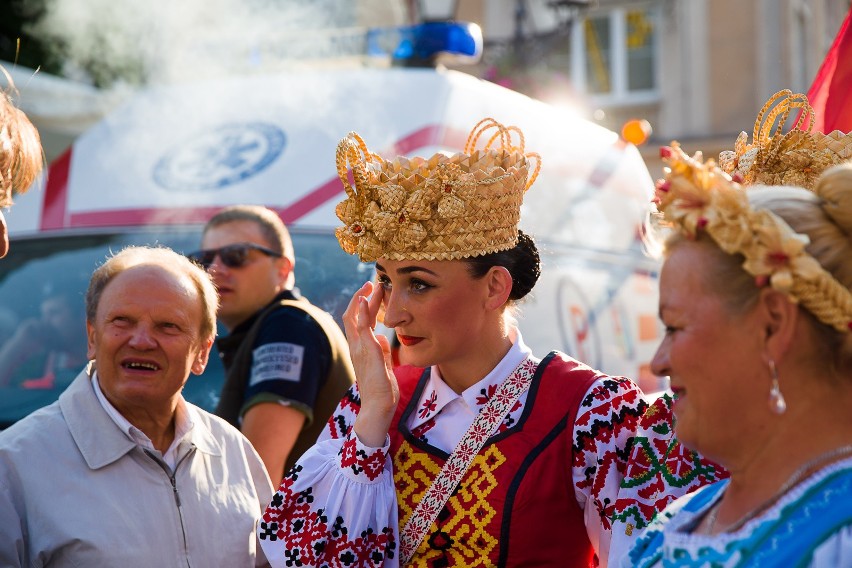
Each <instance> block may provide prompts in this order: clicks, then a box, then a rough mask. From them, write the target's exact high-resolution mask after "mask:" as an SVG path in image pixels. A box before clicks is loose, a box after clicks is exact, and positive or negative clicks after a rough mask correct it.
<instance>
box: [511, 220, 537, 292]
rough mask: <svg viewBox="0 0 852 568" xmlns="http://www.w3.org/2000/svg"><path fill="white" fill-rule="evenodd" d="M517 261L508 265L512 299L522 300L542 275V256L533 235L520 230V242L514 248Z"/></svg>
mask: <svg viewBox="0 0 852 568" xmlns="http://www.w3.org/2000/svg"><path fill="white" fill-rule="evenodd" d="M512 252H513V253H515V254H513V255H512V256H513V257H514V258H515V262H514V263H513V264H512V266H509V267H507V268H508V269H509V272H510V273H511V274H512V293H511V294H510V295H509V299H510V300H520V299H521V298H523V297H524V296H526V295H527V294H529V293H530V291H531V290H532V289H533V286H535V284H536V282H538V277H539V276H541V258H540V257H539V254H538V247H536V246H535V241H533V239H532V237H530V236H529V235H528V234H526V233H524V232H523V231H520V230H519V231H518V244H516V245H515V248H514V249H512Z"/></svg>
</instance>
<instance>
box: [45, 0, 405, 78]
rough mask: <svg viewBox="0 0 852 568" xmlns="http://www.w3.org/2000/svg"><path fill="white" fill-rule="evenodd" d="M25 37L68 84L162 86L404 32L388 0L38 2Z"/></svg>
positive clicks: (339, 52) (397, 9)
mask: <svg viewBox="0 0 852 568" xmlns="http://www.w3.org/2000/svg"><path fill="white" fill-rule="evenodd" d="M42 2H43V3H44V8H45V10H44V15H43V17H42V18H41V19H39V20H38V21H37V22H36V23H35V24H34V25H33V27H32V28H31V30H30V32H31V33H32V34H33V35H34V36H36V37H38V38H40V39H42V40H43V41H44V42H45V43H48V44H50V45H52V46H55V47H56V50H57V52H58V53H57V54H58V55H59V56H60V57H61V58H62V60H64V62H65V70H64V71H65V74H66V75H67V76H69V77H71V78H75V79H78V80H84V81H87V82H94V83H96V84H99V85H101V86H104V87H105V86H109V85H113V84H120V83H122V82H130V83H139V84H149V85H150V84H164V83H175V82H185V81H194V80H198V79H209V78H215V77H221V76H223V75H235V74H236V75H239V74H246V73H253V72H267V71H272V70H279V69H282V68H286V67H288V66H299V65H304V64H305V63H306V62H307V61H316V60H324V61H328V60H330V59H334V58H340V57H354V56H357V55H359V53H358V52H359V50H362V49H363V44H362V43H361V42H363V31H364V30H365V29H366V27H370V26H380V25H401V24H404V23H406V19H407V15H406V14H405V9H404V4H405V3H404V2H401V1H394V0H361V1H348V0H301V1H300V0H289V1H288V0H277V1H276V0H179V1H174V0H145V1H144V2H138V1H132V0H42Z"/></svg>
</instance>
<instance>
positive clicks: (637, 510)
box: [611, 394, 728, 558]
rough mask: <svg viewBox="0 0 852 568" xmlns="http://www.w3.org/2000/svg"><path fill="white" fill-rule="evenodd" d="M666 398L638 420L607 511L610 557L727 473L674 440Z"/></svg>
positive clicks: (670, 402) (672, 417)
mask: <svg viewBox="0 0 852 568" xmlns="http://www.w3.org/2000/svg"><path fill="white" fill-rule="evenodd" d="M673 421H674V415H673V414H672V398H671V395H669V394H665V395H663V396H661V397H660V398H658V399H656V400H655V401H654V402H653V404H651V405H650V406H649V407H648V408H647V409H646V410H645V412H644V414H643V415H642V418H641V419H640V421H639V425H638V428H637V432H636V436H635V439H634V442H633V444H632V447H631V449H630V457H629V459H628V461H627V470H626V472H625V475H624V480H623V481H622V482H621V488H620V489H619V493H618V499H617V500H616V502H615V506H614V507H613V508H612V525H613V526H612V548H611V551H612V552H611V557H613V558H617V557H621V556H624V555H625V554H626V553H627V552H628V551H629V550H630V548H631V547H632V546H633V543H634V542H635V541H636V539H637V537H638V536H639V534H640V533H641V532H642V531H643V530H644V529H645V528H646V527H647V526H648V524H649V523H650V522H651V521H652V520H653V519H654V516H655V515H657V513H659V512H660V511H662V510H663V509H664V508H665V507H666V506H667V505H668V504H669V503H671V502H672V501H674V500H675V499H677V498H678V497H681V496H683V495H686V494H687V493H690V492H692V491H694V490H695V489H698V488H699V487H702V486H704V485H707V484H709V483H713V482H715V481H719V480H721V479H725V478H727V477H728V472H727V471H726V470H725V469H724V468H723V467H721V466H719V465H717V464H715V463H713V462H711V461H710V460H708V459H707V458H705V457H703V456H701V455H699V454H697V453H696V452H693V451H691V450H689V449H687V448H686V447H685V446H683V445H682V444H681V443H680V442H679V441H678V440H677V438H675V436H674V429H673V424H674V422H673Z"/></svg>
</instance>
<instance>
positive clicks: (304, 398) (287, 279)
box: [190, 205, 354, 483]
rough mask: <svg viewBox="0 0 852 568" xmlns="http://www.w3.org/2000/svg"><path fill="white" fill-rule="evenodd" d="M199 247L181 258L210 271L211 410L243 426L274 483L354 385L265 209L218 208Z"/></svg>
mask: <svg viewBox="0 0 852 568" xmlns="http://www.w3.org/2000/svg"><path fill="white" fill-rule="evenodd" d="M201 246H202V250H201V251H199V252H197V253H193V254H192V255H190V258H192V259H193V260H195V261H196V262H198V263H199V264H201V265H202V266H203V267H204V268H206V269H207V270H208V272H210V274H211V276H212V277H213V281H214V282H215V284H216V287H217V288H218V290H219V298H220V300H219V302H220V303H219V312H218V318H219V321H220V322H221V323H222V324H223V325H224V326H225V328H227V330H228V332H229V334H228V335H227V336H225V337H222V338H220V339H219V340H218V341H217V343H216V345H217V347H218V348H219V353H220V355H221V357H222V361H223V363H224V365H225V370H226V378H225V386H224V387H223V389H222V397H221V400H220V402H219V406H218V407H217V409H216V414H218V415H219V416H221V417H222V418H225V419H226V420H228V421H229V422H231V423H232V424H234V425H235V426H237V427H239V428H240V429H241V430H242V432H243V434H245V436H246V437H247V438H248V439H249V440H250V441H251V442H252V444H253V445H254V447H255V449H256V450H257V452H258V453H259V454H260V457H261V458H262V459H263V462H264V463H265V464H266V468H267V470H268V471H269V475H270V477H271V478H272V480H273V481H274V482H276V483H277V481H278V480H280V479H281V477H282V476H283V474H284V471H285V469H286V468H289V467H290V466H292V465H293V464H294V463H295V462H296V460H297V459H298V458H299V456H301V455H302V453H303V452H304V451H305V450H306V449H307V448H309V447H310V446H311V445H313V443H314V442H315V441H316V439H317V436H318V435H319V433H320V431H321V430H322V427H323V426H324V425H325V423H326V421H327V420H328V418H329V417H330V416H331V413H332V412H333V411H334V408H335V407H336V405H337V403H338V402H339V401H340V399H341V398H343V395H344V394H345V393H346V390H347V389H348V388H349V387H350V386H351V385H352V383H353V382H354V372H353V370H352V363H351V361H350V359H349V348H348V345H347V343H346V339H345V337H344V336H343V332H342V331H341V330H340V327H339V326H338V325H337V323H335V321H334V319H333V318H332V317H331V315H330V314H328V313H326V312H324V311H322V310H320V309H319V308H317V307H316V306H314V305H312V304H311V303H310V302H308V301H307V300H306V299H304V298H302V297H301V296H300V295H299V292H298V290H296V289H294V287H293V286H294V283H295V278H294V274H293V268H294V263H295V255H294V253H293V245H292V241H291V240H290V235H289V233H288V232H287V228H286V227H285V226H284V223H283V222H282V221H281V219H280V218H279V217H278V215H277V214H276V213H275V212H274V211H272V210H270V209H267V208H266V207H260V206H255V205H237V206H233V207H228V208H225V209H223V210H222V211H220V212H219V213H217V214H216V215H215V216H214V217H213V218H212V219H210V221H208V223H207V225H206V226H205V228H204V233H203V235H202V240H201Z"/></svg>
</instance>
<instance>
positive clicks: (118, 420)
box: [92, 371, 195, 467]
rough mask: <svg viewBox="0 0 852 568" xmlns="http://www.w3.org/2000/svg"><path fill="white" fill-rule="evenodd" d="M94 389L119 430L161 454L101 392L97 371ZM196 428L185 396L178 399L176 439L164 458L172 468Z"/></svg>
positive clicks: (93, 384) (93, 381) (135, 441)
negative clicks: (179, 449) (177, 453)
mask: <svg viewBox="0 0 852 568" xmlns="http://www.w3.org/2000/svg"><path fill="white" fill-rule="evenodd" d="M92 388H94V390H95V396H97V397H98V402H100V403H101V406H102V407H103V409H104V411H105V412H106V413H107V415H108V416H109V417H110V418H112V421H113V422H115V424H116V426H118V428H119V430H121V431H122V432H124V434H125V435H126V436H127V437H128V438H130V439H131V440H132V441H133V442H134V443H136V444H138V445H139V446H142V447H143V448H145V449H148V450H151V451H153V452H156V453H159V451H158V450H157V449H156V448H155V447H154V444H153V442H151V439H150V438H149V437H148V436H147V435H146V434H145V433H144V432H143V431H142V430H140V429H139V428H137V427H136V426H134V425H133V424H131V423H130V421H129V420H127V418H125V417H124V416H123V415H122V414H121V413H120V412H119V411H118V409H117V408H115V407H114V406H113V405H112V403H110V401H109V400H107V398H106V396H105V395H104V393H103V391H102V390H101V385H100V384H99V383H98V373H97V371H95V372H94V374H93V375H92ZM194 426H195V423H194V422H193V420H192V413H191V409H190V407H189V406H188V405H187V404H186V401H185V400H184V398H183V395H181V396H179V397H178V402H177V406H176V407H175V437H174V440H173V441H172V443H171V445H170V446H169V448H168V449H167V450H166V452H165V453H164V454H163V456H162V457H163V460H164V461H165V462H166V463H168V464H169V465H170V466H172V467H174V464H175V462H176V459H175V458H176V450H177V448H178V445H179V444H180V443H181V442H182V441H183V440H184V439H185V438H186V437H188V436H189V434H190V432H192V429H193V427H194Z"/></svg>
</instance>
